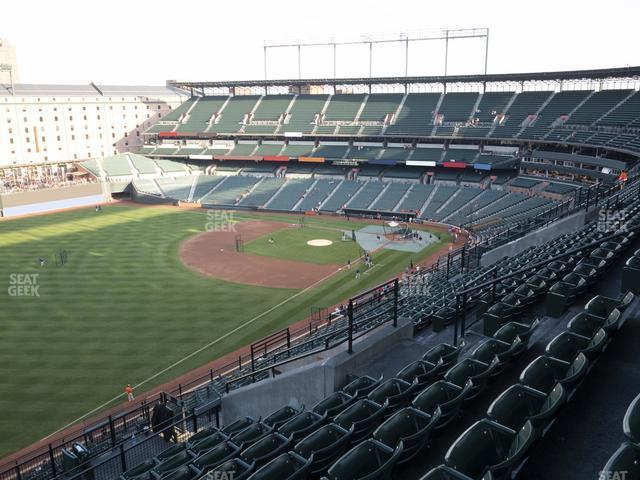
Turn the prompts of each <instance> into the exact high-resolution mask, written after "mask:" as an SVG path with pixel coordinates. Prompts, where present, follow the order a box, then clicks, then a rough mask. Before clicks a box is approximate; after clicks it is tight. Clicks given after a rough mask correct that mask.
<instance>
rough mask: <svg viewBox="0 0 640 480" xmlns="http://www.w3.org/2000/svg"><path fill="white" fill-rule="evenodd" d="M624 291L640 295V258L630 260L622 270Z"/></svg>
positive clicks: (634, 257) (635, 257)
mask: <svg viewBox="0 0 640 480" xmlns="http://www.w3.org/2000/svg"><path fill="white" fill-rule="evenodd" d="M622 290H630V291H632V292H633V293H635V294H636V295H637V294H638V293H640V256H633V257H631V258H629V259H628V260H627V261H626V262H625V264H624V268H623V269H622Z"/></svg>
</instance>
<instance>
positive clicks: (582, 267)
mask: <svg viewBox="0 0 640 480" xmlns="http://www.w3.org/2000/svg"><path fill="white" fill-rule="evenodd" d="M573 273H575V274H576V275H580V276H581V277H582V278H584V280H585V282H587V286H590V285H593V284H594V283H595V282H596V281H597V280H598V272H597V271H596V269H595V268H593V267H592V266H591V265H586V264H580V263H579V262H578V265H576V267H575V268H574V269H573Z"/></svg>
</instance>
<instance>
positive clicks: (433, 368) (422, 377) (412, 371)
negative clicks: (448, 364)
mask: <svg viewBox="0 0 640 480" xmlns="http://www.w3.org/2000/svg"><path fill="white" fill-rule="evenodd" d="M439 361H440V362H442V360H439ZM396 377H397V378H399V379H401V380H404V381H405V382H409V383H413V382H416V391H419V390H423V389H424V388H425V387H426V386H427V385H431V384H432V383H433V382H435V381H436V379H437V378H438V365H436V364H433V363H431V362H427V361H424V360H416V361H415V362H412V363H410V364H409V365H407V366H406V367H404V368H403V369H402V370H400V371H399V372H398V373H397V374H396Z"/></svg>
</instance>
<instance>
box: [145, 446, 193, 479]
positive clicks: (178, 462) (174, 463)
mask: <svg viewBox="0 0 640 480" xmlns="http://www.w3.org/2000/svg"><path fill="white" fill-rule="evenodd" d="M193 457H194V454H193V453H192V452H191V451H189V450H183V451H182V452H179V453H176V454H175V455H173V456H172V457H169V458H167V459H166V460H164V461H162V462H161V463H159V464H158V465H156V466H155V467H153V470H151V471H152V472H154V473H156V474H157V475H160V476H162V475H163V474H165V473H168V472H171V471H173V470H175V469H177V468H179V467H182V466H183V465H188V464H189V463H191V462H192V461H193Z"/></svg>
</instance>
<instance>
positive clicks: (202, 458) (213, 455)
mask: <svg viewBox="0 0 640 480" xmlns="http://www.w3.org/2000/svg"><path fill="white" fill-rule="evenodd" d="M240 449H241V448H240V446H239V445H237V444H235V443H233V442H229V441H225V442H222V443H220V444H219V445H217V446H215V447H213V448H210V449H209V450H206V451H203V452H201V453H200V455H198V457H196V458H195V459H194V460H193V466H194V467H195V468H197V469H198V470H200V471H205V470H210V469H212V468H215V467H217V466H218V465H220V464H221V463H224V462H226V461H227V460H229V459H231V458H233V457H235V456H236V455H237V454H238V453H240Z"/></svg>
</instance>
